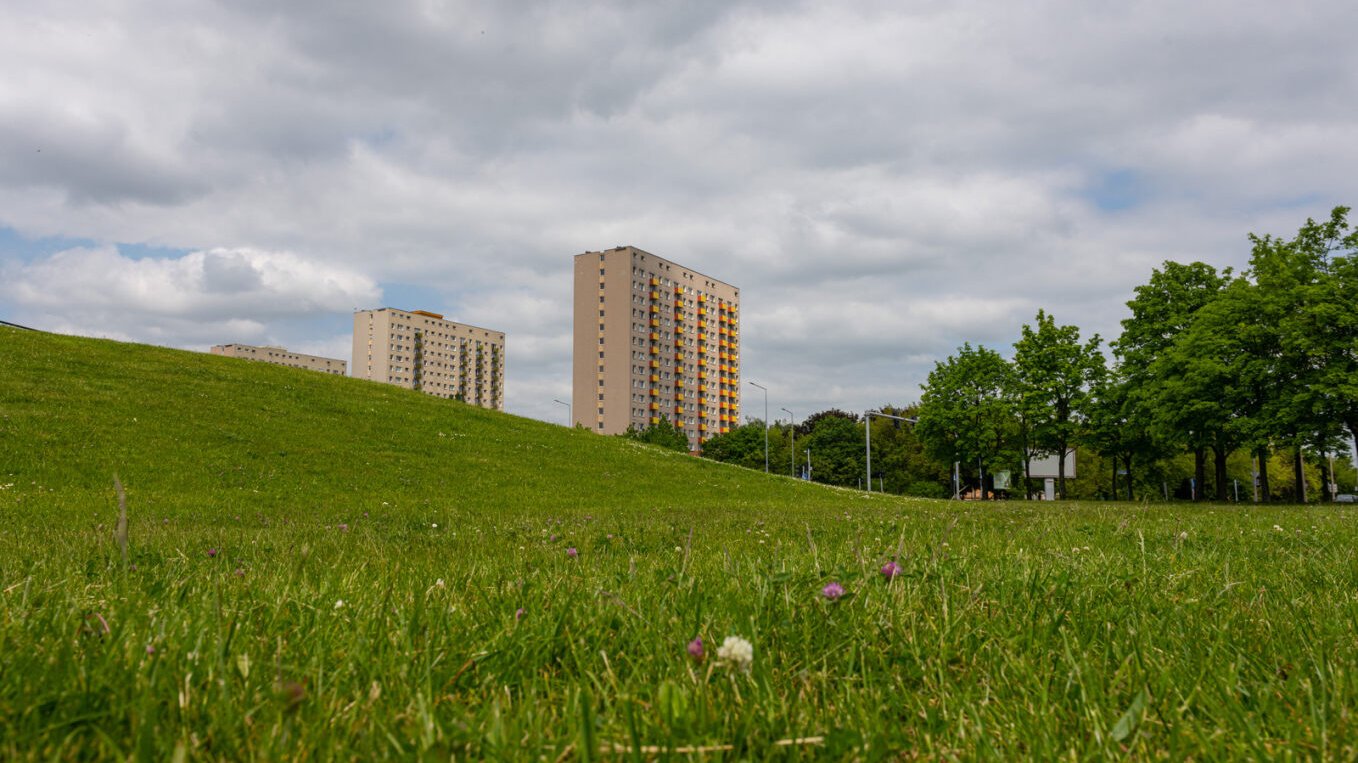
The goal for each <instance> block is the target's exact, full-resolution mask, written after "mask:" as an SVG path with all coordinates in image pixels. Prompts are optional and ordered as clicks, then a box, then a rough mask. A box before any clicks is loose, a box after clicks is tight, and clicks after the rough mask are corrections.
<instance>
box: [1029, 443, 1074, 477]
mask: <svg viewBox="0 0 1358 763" xmlns="http://www.w3.org/2000/svg"><path fill="white" fill-rule="evenodd" d="M1065 460H1066V479H1071V478H1072V477H1074V476H1075V449H1074V448H1071V449H1070V450H1068V451H1066V459H1065ZM1059 466H1060V464H1059V463H1058V462H1057V460H1056V454H1055V453H1053V454H1051V455H1049V456H1033V460H1032V461H1031V462H1030V463H1029V464H1028V473H1029V475H1030V476H1031V477H1032V478H1033V479H1046V478H1048V477H1050V478H1052V479H1056V477H1057V476H1059V475H1057V473H1056V470H1057V468H1059Z"/></svg>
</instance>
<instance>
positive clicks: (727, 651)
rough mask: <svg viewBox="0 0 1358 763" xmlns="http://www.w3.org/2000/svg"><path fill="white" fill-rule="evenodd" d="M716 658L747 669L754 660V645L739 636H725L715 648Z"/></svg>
mask: <svg viewBox="0 0 1358 763" xmlns="http://www.w3.org/2000/svg"><path fill="white" fill-rule="evenodd" d="M717 659H718V660H719V661H721V662H724V663H727V664H729V665H731V666H732V667H737V668H740V669H741V670H749V669H750V663H752V662H754V645H752V644H751V643H750V642H748V641H746V640H745V639H743V638H741V637H740V636H727V637H726V640H725V641H723V642H721V646H720V647H718V648H717Z"/></svg>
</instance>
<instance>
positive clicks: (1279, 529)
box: [1273, 525, 1283, 532]
mask: <svg viewBox="0 0 1358 763" xmlns="http://www.w3.org/2000/svg"><path fill="white" fill-rule="evenodd" d="M1273 531H1274V532H1282V531H1283V528H1282V527H1279V526H1278V525H1274V526H1273Z"/></svg>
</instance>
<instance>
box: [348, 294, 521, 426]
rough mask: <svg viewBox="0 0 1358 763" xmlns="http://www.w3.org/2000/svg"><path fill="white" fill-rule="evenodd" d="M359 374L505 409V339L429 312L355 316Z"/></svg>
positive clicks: (499, 333)
mask: <svg viewBox="0 0 1358 763" xmlns="http://www.w3.org/2000/svg"><path fill="white" fill-rule="evenodd" d="M353 363H354V376H355V377H357V378H359V379H371V380H372V381H378V382H386V383H387V384H395V385H397V386H398V387H405V388H406V389H414V390H419V391H420V392H423V393H425V394H427V395H433V396H435V397H444V398H449V399H452V400H461V401H462V402H465V403H468V404H471V405H479V406H481V407H482V408H493V409H495V410H500V411H503V410H504V408H505V394H504V390H505V386H504V376H505V335H504V332H502V331H491V330H490V329H483V328H479V327H477V326H468V325H465V324H462V323H454V322H453V321H448V320H444V319H443V316H442V315H439V314H438V313H431V312H426V311H424V310H397V309H395V308H390V307H383V308H381V309H378V310H359V311H357V312H355V313H354V355H353Z"/></svg>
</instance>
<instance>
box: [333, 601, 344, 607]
mask: <svg viewBox="0 0 1358 763" xmlns="http://www.w3.org/2000/svg"><path fill="white" fill-rule="evenodd" d="M335 609H344V599H335Z"/></svg>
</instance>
